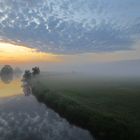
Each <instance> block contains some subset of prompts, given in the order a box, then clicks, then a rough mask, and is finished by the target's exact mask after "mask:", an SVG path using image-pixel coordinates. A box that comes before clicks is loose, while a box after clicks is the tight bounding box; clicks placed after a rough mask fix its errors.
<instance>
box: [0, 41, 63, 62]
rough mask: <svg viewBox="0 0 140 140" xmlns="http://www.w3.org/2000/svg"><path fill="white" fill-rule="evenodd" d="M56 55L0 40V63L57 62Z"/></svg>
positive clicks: (58, 59)
mask: <svg viewBox="0 0 140 140" xmlns="http://www.w3.org/2000/svg"><path fill="white" fill-rule="evenodd" d="M59 61H61V59H60V58H58V56H57V55H55V54H51V53H43V52H39V51H37V50H36V49H33V48H28V47H25V46H19V45H15V44H11V43H5V42H0V63H1V64H5V63H10V64H11V63H12V64H18V63H32V62H59Z"/></svg>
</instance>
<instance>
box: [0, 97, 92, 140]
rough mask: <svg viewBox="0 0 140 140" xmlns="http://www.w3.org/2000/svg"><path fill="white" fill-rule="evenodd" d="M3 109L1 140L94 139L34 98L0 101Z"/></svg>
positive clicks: (12, 98) (0, 111)
mask: <svg viewBox="0 0 140 140" xmlns="http://www.w3.org/2000/svg"><path fill="white" fill-rule="evenodd" d="M0 108H1V109H0V139H1V140H92V137H91V135H90V134H89V132H88V131H86V130H83V129H81V128H78V127H75V126H73V125H70V124H69V123H68V122H67V121H66V120H65V119H63V118H61V117H60V116H59V115H58V114H57V113H55V112H54V111H53V110H51V109H49V108H47V107H46V106H45V105H43V104H40V103H38V101H37V100H36V99H35V97H33V96H32V95H31V96H28V97H26V96H17V97H11V98H5V99H3V100H2V99H0Z"/></svg>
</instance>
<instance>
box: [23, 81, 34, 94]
mask: <svg viewBox="0 0 140 140" xmlns="http://www.w3.org/2000/svg"><path fill="white" fill-rule="evenodd" d="M22 82H23V84H22V87H23V92H24V94H25V96H29V95H30V94H32V88H31V85H30V83H29V82H28V81H25V80H22Z"/></svg>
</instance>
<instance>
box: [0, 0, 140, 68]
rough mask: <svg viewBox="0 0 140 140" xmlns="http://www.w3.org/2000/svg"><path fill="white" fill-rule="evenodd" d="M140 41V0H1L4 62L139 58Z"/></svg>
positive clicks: (0, 51) (71, 63)
mask: <svg viewBox="0 0 140 140" xmlns="http://www.w3.org/2000/svg"><path fill="white" fill-rule="evenodd" d="M139 40H140V1H139V0H123V1H122V0H117V1H114V0H107V1H105V0H86V1H85V0H76V1H75V0H61V1H60V0H0V65H2V64H5V63H12V64H29V63H30V64H37V63H38V64H41V65H43V66H44V65H48V66H50V65H56V67H58V64H60V66H62V65H63V67H67V66H69V67H71V66H76V65H83V66H84V65H85V64H88V65H89V64H102V63H115V62H118V61H119V62H124V61H130V62H134V60H136V61H138V60H140V41H139ZM132 60H133V61H132ZM129 65H130V67H131V63H129Z"/></svg>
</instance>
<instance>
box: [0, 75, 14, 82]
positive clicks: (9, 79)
mask: <svg viewBox="0 0 140 140" xmlns="http://www.w3.org/2000/svg"><path fill="white" fill-rule="evenodd" d="M0 77H1V80H2V82H4V83H5V84H9V83H10V82H12V80H13V74H1V76H0Z"/></svg>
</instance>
